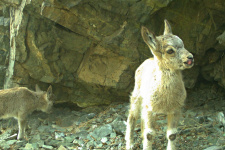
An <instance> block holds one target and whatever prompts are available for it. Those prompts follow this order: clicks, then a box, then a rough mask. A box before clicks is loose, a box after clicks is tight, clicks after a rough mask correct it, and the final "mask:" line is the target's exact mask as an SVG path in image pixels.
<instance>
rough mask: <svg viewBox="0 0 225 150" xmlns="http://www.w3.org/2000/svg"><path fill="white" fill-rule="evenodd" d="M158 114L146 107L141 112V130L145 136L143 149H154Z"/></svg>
mask: <svg viewBox="0 0 225 150" xmlns="http://www.w3.org/2000/svg"><path fill="white" fill-rule="evenodd" d="M155 121H156V114H154V113H153V112H152V111H149V110H147V109H145V108H142V112H141V131H142V137H143V150H152V143H153V139H154V135H155Z"/></svg>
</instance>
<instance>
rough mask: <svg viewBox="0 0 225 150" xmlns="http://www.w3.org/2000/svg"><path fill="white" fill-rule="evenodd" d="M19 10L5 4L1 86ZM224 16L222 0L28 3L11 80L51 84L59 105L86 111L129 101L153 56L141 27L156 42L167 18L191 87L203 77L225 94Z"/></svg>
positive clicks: (1, 8)
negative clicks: (187, 54)
mask: <svg viewBox="0 0 225 150" xmlns="http://www.w3.org/2000/svg"><path fill="white" fill-rule="evenodd" d="M20 3H21V0H18V1H16V0H10V1H1V2H0V54H1V55H0V72H1V73H0V86H1V87H2V85H3V82H4V76H5V68H6V67H7V65H8V64H7V62H8V60H7V55H8V53H9V49H10V48H9V47H10V45H9V33H10V32H9V18H10V12H9V7H10V6H12V7H16V6H17V5H19V4H20ZM224 13H225V1H224V0H217V1H214V0H208V1H199V0H193V1H189V0H183V1H179V0H167V1H162V0H154V1H148V0H141V1H139V0H130V1H120V0H114V1H106V0H96V1H93V0H85V1H84V0H83V1H82V0H44V1H43V0H35V1H31V3H30V4H28V5H26V6H25V9H24V15H23V20H22V23H21V25H20V30H19V33H18V36H17V37H16V45H17V47H16V63H15V67H14V68H15V72H14V76H13V79H14V82H16V83H17V84H18V85H21V86H28V87H32V88H33V87H34V84H35V83H38V84H40V86H42V88H43V89H45V88H47V86H48V85H49V84H51V85H53V90H54V91H55V94H56V96H57V101H58V102H65V101H66V102H73V103H77V104H78V105H79V106H82V107H86V106H90V105H100V104H108V103H110V102H111V101H122V100H128V99H129V93H130V91H131V90H132V88H133V83H134V79H133V76H134V72H135V69H136V68H137V66H138V65H139V64H141V63H142V62H143V61H144V60H145V59H146V58H148V57H151V56H152V55H151V53H150V51H149V50H148V48H147V46H145V44H144V42H143V40H142V39H141V36H140V28H141V26H142V25H144V26H147V27H149V28H150V29H152V30H153V31H155V33H156V34H157V35H158V34H161V33H162V32H163V31H162V30H163V28H164V27H163V20H164V19H167V20H168V21H169V22H170V23H171V25H172V29H173V33H174V34H176V35H178V36H179V37H181V39H183V41H184V44H185V47H186V48H187V49H188V50H189V51H191V52H192V53H193V54H194V57H195V67H194V68H193V69H190V70H187V71H185V72H184V80H185V84H186V87H187V88H192V87H194V85H195V84H196V81H197V78H199V75H200V78H204V79H206V80H210V81H217V82H218V84H220V85H221V86H223V87H225V77H224V69H225V68H224V66H225V59H224V50H225V46H224V41H225V39H224V34H223V33H224V31H225V26H224V24H225V16H224Z"/></svg>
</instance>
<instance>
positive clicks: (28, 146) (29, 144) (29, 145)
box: [25, 143, 34, 149]
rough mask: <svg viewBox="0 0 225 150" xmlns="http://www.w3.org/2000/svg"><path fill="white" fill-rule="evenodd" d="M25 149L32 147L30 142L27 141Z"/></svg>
mask: <svg viewBox="0 0 225 150" xmlns="http://www.w3.org/2000/svg"><path fill="white" fill-rule="evenodd" d="M25 149H34V148H33V145H32V144H31V143H27V144H26V146H25Z"/></svg>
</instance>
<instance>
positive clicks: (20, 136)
mask: <svg viewBox="0 0 225 150" xmlns="http://www.w3.org/2000/svg"><path fill="white" fill-rule="evenodd" d="M18 126H19V132H18V135H17V140H21V139H23V138H24V135H25V128H26V117H25V116H23V117H19V118H18Z"/></svg>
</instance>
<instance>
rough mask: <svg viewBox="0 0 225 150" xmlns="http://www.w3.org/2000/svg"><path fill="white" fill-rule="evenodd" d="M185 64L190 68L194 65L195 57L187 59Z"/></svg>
mask: <svg viewBox="0 0 225 150" xmlns="http://www.w3.org/2000/svg"><path fill="white" fill-rule="evenodd" d="M184 65H185V66H186V67H187V68H190V67H192V66H193V65H194V59H188V60H187V61H185V62H184Z"/></svg>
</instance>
